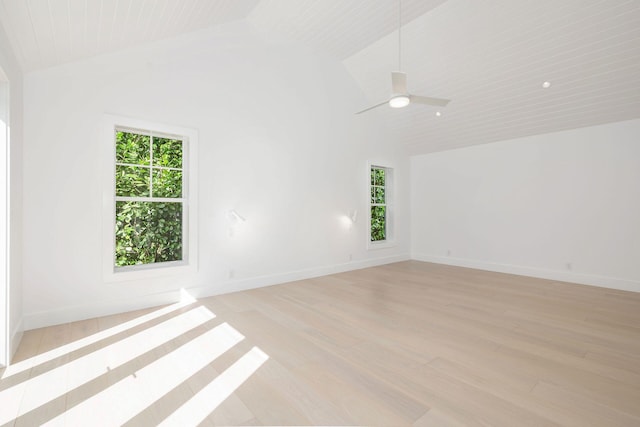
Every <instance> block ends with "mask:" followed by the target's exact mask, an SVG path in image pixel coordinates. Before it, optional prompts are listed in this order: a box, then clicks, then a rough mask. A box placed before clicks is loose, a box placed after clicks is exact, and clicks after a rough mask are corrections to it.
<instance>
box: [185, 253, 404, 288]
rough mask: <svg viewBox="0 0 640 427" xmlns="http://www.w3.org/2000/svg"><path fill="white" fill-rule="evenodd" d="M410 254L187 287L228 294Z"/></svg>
mask: <svg viewBox="0 0 640 427" xmlns="http://www.w3.org/2000/svg"><path fill="white" fill-rule="evenodd" d="M410 259H411V258H410V257H409V254H400V255H394V256H390V257H383V258H374V259H366V260H361V261H351V262H347V263H344V264H335V265H329V266H324V267H317V268H310V269H305V270H297V271H292V272H288V273H284V274H274V275H269V276H258V277H252V278H249V279H241V280H228V281H225V282H222V283H218V284H214V285H204V286H197V287H195V288H189V289H187V292H189V294H190V295H192V296H194V297H195V298H203V297H208V296H213V295H222V294H228V293H231V292H239V291H247V290H250V289H256V288H262V287H265V286H271V285H277V284H281V283H288V282H294V281H296V280H304V279H313V278H314V277H320V276H327V275H329V274H336V273H343V272H345V271H352V270H360V269H362V268H369V267H375V266H378V265H385V264H391V263H394V262H401V261H408V260H410Z"/></svg>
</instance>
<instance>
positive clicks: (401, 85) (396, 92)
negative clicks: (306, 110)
mask: <svg viewBox="0 0 640 427" xmlns="http://www.w3.org/2000/svg"><path fill="white" fill-rule="evenodd" d="M401 69H402V0H398V70H401ZM449 102H450V101H449V100H448V99H442V98H431V97H428V96H419V95H411V94H410V93H409V92H408V91H407V74H406V73H403V72H402V71H392V72H391V96H390V97H389V100H388V101H384V102H380V103H379V104H376V105H374V106H372V107H369V108H366V109H364V110H362V111H358V112H357V113H356V114H360V113H364V112H365V111H369V110H373V109H374V108H378V107H381V106H383V105H385V104H389V106H390V107H391V108H403V107H406V106H407V105H409V104H423V105H435V106H438V107H446V105H447V104H448V103H449ZM436 115H439V114H437V113H436Z"/></svg>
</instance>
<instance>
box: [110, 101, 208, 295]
mask: <svg viewBox="0 0 640 427" xmlns="http://www.w3.org/2000/svg"><path fill="white" fill-rule="evenodd" d="M102 124H103V125H102V132H101V135H102V137H101V140H102V144H101V149H102V155H101V158H102V162H103V164H102V166H103V171H104V174H103V187H102V194H103V197H102V200H103V204H102V211H103V216H102V236H103V239H102V254H103V255H102V272H103V280H104V281H105V282H106V283H113V282H128V281H131V280H140V279H143V280H144V279H150V278H160V277H163V278H164V277H171V276H180V277H181V278H183V279H184V280H188V279H187V278H188V277H189V276H191V275H193V274H195V273H196V272H197V269H198V265H197V261H198V227H197V226H198V179H197V177H198V174H197V172H198V171H197V166H198V161H197V159H198V151H197V148H198V132H197V131H196V130H195V129H190V128H186V127H179V126H172V125H167V124H164V123H157V122H150V121H147V120H139V119H134V118H130V117H122V116H114V115H110V114H105V115H104V116H103V120H102ZM130 283H131V282H130Z"/></svg>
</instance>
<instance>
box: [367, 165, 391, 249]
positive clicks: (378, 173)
mask: <svg viewBox="0 0 640 427" xmlns="http://www.w3.org/2000/svg"><path fill="white" fill-rule="evenodd" d="M390 178H391V169H390V168H385V167H382V166H371V186H370V189H371V199H370V204H371V224H370V228H369V229H370V241H371V242H372V243H373V242H386V241H388V240H389V237H390V236H389V234H390V227H389V217H390V215H389V214H390V212H389V196H390V195H389V189H390V185H389V181H390Z"/></svg>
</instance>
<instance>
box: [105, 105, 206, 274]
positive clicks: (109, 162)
mask: <svg viewBox="0 0 640 427" xmlns="http://www.w3.org/2000/svg"><path fill="white" fill-rule="evenodd" d="M118 131H129V132H133V133H139V134H143V135H154V136H158V137H171V138H176V139H181V140H182V150H183V154H182V193H183V194H182V197H181V198H179V200H181V203H182V209H183V210H182V260H176V261H166V262H158V263H149V264H140V265H129V266H116V265H115V247H116V236H115V214H116V201H121V200H120V199H122V197H123V196H116V182H115V180H116V163H117V159H116V144H115V137H116V132H118ZM102 139H103V140H104V144H103V150H104V151H103V156H102V158H103V159H104V162H103V167H104V177H103V182H104V187H103V226H102V228H103V245H102V246H103V254H102V255H103V256H102V258H103V279H104V281H106V282H119V281H126V280H135V279H144V278H150V277H158V276H174V275H185V274H191V273H194V272H196V271H197V259H198V257H197V248H198V245H197V235H198V234H197V227H198V225H197V194H198V193H197V158H198V157H197V144H198V133H197V131H196V130H194V129H190V128H183V127H177V126H171V125H166V124H163V123H154V122H149V121H145V120H137V119H132V118H128V117H119V116H112V115H105V116H104V123H103V135H102ZM151 166H152V165H150V167H151ZM129 199H135V200H138V199H139V200H140V201H142V202H154V201H163V200H164V199H165V198H156V197H130V198H129ZM176 199H177V198H176ZM172 202H173V203H176V202H174V201H172Z"/></svg>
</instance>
